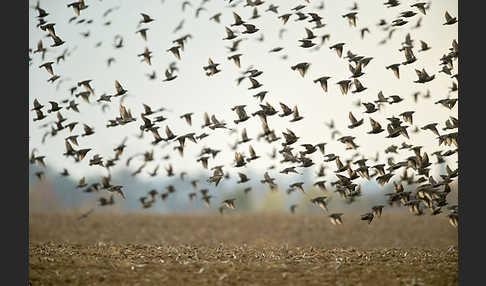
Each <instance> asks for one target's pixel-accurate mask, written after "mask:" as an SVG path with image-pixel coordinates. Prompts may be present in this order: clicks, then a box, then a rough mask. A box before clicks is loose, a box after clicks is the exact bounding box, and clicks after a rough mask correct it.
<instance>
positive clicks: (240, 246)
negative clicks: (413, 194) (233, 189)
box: [29, 212, 458, 286]
mask: <svg viewBox="0 0 486 286" xmlns="http://www.w3.org/2000/svg"><path fill="white" fill-rule="evenodd" d="M78 216H79V214H77V213H62V214H54V213H32V214H31V215H30V223H29V237H30V243H29V281H30V283H31V285H196V284H197V285H262V286H263V285H374V286H375V285H457V283H458V250H457V229H455V228H454V227H452V226H451V225H449V223H448V222H447V218H446V216H436V217H432V216H422V217H416V216H413V215H410V214H408V213H394V212H389V213H385V212H384V213H383V216H382V217H381V218H377V219H375V220H373V222H372V223H371V224H370V225H368V224H367V223H366V222H363V221H360V220H359V214H348V213H346V214H345V215H344V216H343V219H344V224H343V225H339V226H334V225H332V224H331V223H330V222H329V220H328V218H327V216H326V215H323V214H314V213H310V214H309V213H307V214H302V213H301V214H294V215H292V214H284V213H251V214H250V213H248V214H245V213H238V214H237V213H234V214H231V213H230V214H227V215H223V216H221V215H219V214H183V215H182V214H180V215H179V214H177V215H176V214H173V215H156V214H139V213H137V214H107V213H96V212H95V213H93V214H91V215H90V216H88V217H87V218H85V219H82V220H78V218H77V217H78Z"/></svg>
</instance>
